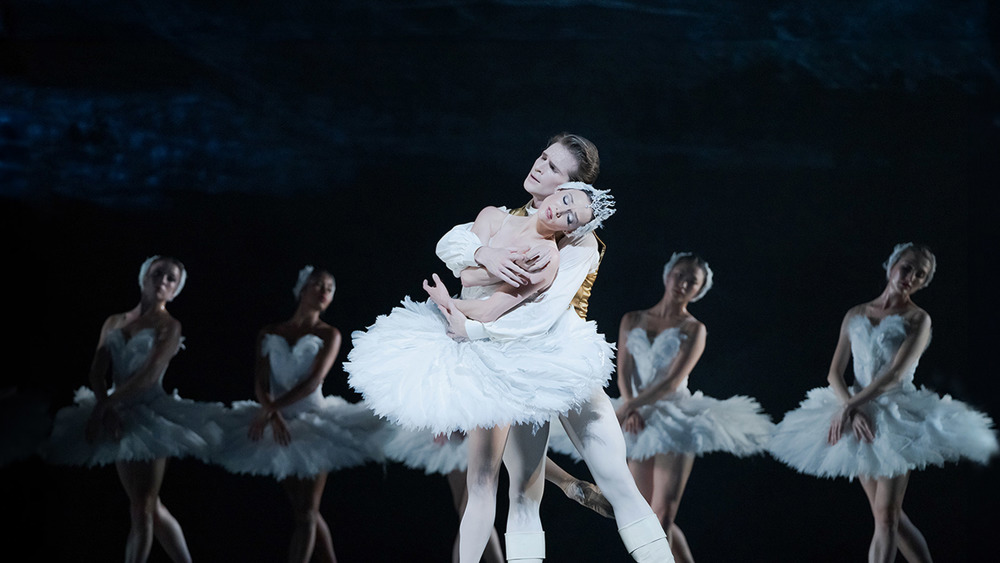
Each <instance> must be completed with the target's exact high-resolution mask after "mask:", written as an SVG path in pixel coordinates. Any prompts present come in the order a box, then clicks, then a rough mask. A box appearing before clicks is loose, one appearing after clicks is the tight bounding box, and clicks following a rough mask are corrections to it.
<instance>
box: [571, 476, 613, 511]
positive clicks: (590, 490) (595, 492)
mask: <svg viewBox="0 0 1000 563" xmlns="http://www.w3.org/2000/svg"><path fill="white" fill-rule="evenodd" d="M563 492H564V493H566V496H568V497H569V498H571V499H573V500H575V501H576V502H578V503H580V504H582V505H583V506H586V507H587V508H589V509H591V510H593V511H594V512H596V513H598V514H600V515H601V516H603V517H605V518H611V519H612V520H613V519H614V517H615V510H614V508H612V507H611V503H610V502H608V499H607V498H605V497H604V493H602V492H601V489H599V488H598V487H597V485H595V484H593V483H588V482H587V481H582V480H580V479H577V480H576V481H573V482H572V483H570V484H569V485H568V486H567V487H566V488H565V489H563Z"/></svg>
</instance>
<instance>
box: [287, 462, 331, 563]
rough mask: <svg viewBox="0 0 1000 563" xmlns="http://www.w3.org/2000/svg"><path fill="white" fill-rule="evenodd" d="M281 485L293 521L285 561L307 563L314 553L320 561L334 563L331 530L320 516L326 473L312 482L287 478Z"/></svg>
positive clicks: (317, 476)
mask: <svg viewBox="0 0 1000 563" xmlns="http://www.w3.org/2000/svg"><path fill="white" fill-rule="evenodd" d="M281 485H282V486H283V487H284V489H285V492H286V493H287V494H288V500H289V501H290V502H291V504H292V515H293V518H294V519H295V527H294V529H293V531H292V542H291V545H290V546H289V548H288V561H289V562H290V563H307V562H308V561H309V560H310V559H311V558H312V556H313V554H314V553H315V555H316V557H317V558H318V559H319V560H320V561H323V562H325V563H336V561H337V557H336V555H334V553H333V539H332V538H331V536H330V528H329V526H327V524H326V520H324V519H323V516H322V515H321V514H320V512H319V505H320V500H321V499H322V497H323V488H324V487H325V486H326V473H320V474H319V475H316V476H315V477H314V478H312V479H299V478H296V477H289V478H287V479H284V480H283V481H281Z"/></svg>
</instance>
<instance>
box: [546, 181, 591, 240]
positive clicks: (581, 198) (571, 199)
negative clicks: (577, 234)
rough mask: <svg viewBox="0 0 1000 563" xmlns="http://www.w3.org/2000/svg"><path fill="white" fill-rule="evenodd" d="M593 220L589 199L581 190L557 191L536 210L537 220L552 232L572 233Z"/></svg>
mask: <svg viewBox="0 0 1000 563" xmlns="http://www.w3.org/2000/svg"><path fill="white" fill-rule="evenodd" d="M593 218H594V210H593V209H591V208H590V197H589V196H587V193H586V192H583V191H581V190H558V191H556V192H555V193H554V194H552V195H550V196H549V197H547V198H545V200H544V201H542V204H541V205H540V206H539V208H538V220H539V221H541V222H542V224H543V225H545V226H546V227H548V228H549V229H552V230H553V231H572V230H574V229H576V228H577V227H580V226H583V225H586V224H587V223H589V222H590V221H591V219H593Z"/></svg>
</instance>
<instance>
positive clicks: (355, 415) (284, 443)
mask: <svg viewBox="0 0 1000 563" xmlns="http://www.w3.org/2000/svg"><path fill="white" fill-rule="evenodd" d="M334 289H335V283H334V279H333V276H332V275H330V273H329V272H327V271H325V270H317V269H314V268H313V267H312V266H306V267H305V268H303V269H302V270H301V271H300V272H299V277H298V280H297V283H296V284H295V287H294V288H293V289H292V293H293V295H294V296H295V298H296V300H297V301H298V305H297V306H296V309H295V313H294V314H293V315H292V317H291V318H290V319H288V320H286V321H284V322H281V323H276V324H273V325H268V326H266V327H264V328H263V329H261V331H260V334H259V336H258V339H257V348H256V349H257V355H256V357H257V360H256V367H255V377H254V392H255V394H256V397H257V402H254V401H239V402H236V403H233V406H232V410H231V411H230V412H229V413H227V415H226V416H225V418H224V420H225V422H224V423H223V424H222V425H223V427H224V429H225V440H224V441H223V443H224V445H223V446H220V448H219V449H218V450H217V451H216V452H215V453H214V454H213V456H212V460H213V461H214V462H216V463H218V464H219V465H221V466H223V467H225V468H226V469H228V470H229V471H232V472H233V473H248V474H252V475H268V476H272V477H274V478H275V479H277V480H278V481H279V482H280V483H281V485H282V487H284V489H285V492H286V493H287V495H288V499H289V501H290V502H291V505H292V511H293V517H294V519H295V526H294V529H293V533H292V540H291V545H290V547H289V551H288V560H289V561H290V562H292V563H304V562H307V561H309V560H310V559H311V558H312V556H313V554H314V553H315V555H316V557H317V559H318V560H320V561H326V562H334V561H336V560H337V558H336V556H335V555H334V550H333V538H332V536H331V535H330V528H329V527H328V526H327V523H326V521H325V520H324V519H323V516H322V514H321V513H320V500H321V499H322V496H323V488H324V486H325V485H326V478H327V474H328V473H329V472H330V471H334V470H337V469H342V468H346V467H353V466H357V465H362V464H364V463H367V462H368V461H380V460H381V459H382V454H381V447H382V440H383V437H382V433H383V428H384V426H385V424H384V421H382V420H381V419H379V418H377V417H375V416H373V415H372V413H371V411H370V410H368V408H367V407H365V406H364V405H363V404H352V403H348V402H347V401H345V400H344V399H343V398H341V397H337V396H323V380H324V379H325V378H326V376H327V374H328V373H329V372H330V368H331V367H332V366H333V364H334V361H335V360H336V359H337V354H338V352H339V351H340V342H341V336H340V331H339V330H337V329H336V328H335V327H333V326H330V325H329V324H327V323H326V322H324V321H323V320H322V319H320V315H321V314H322V313H323V312H324V311H326V309H327V307H329V306H330V303H331V302H332V301H333V293H334Z"/></svg>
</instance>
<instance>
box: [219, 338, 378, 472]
mask: <svg viewBox="0 0 1000 563" xmlns="http://www.w3.org/2000/svg"><path fill="white" fill-rule="evenodd" d="M261 347H262V350H261V353H262V355H264V356H267V357H268V361H269V363H270V366H271V380H270V386H271V387H270V390H271V393H272V395H274V396H275V397H276V398H277V397H280V396H281V395H283V394H284V393H287V392H288V390H290V389H291V388H293V387H295V385H297V384H298V382H299V381H301V380H302V379H303V378H305V377H307V376H308V375H309V371H310V369H311V367H312V363H313V361H314V359H315V358H316V355H317V354H318V353H319V351H320V350H321V349H322V347H323V340H322V339H321V338H319V337H318V336H315V335H312V334H308V335H305V336H303V337H302V338H300V339H299V340H298V341H297V342H296V343H295V345H294V346H289V344H288V342H287V341H286V340H285V339H284V338H283V337H281V336H278V335H276V334H267V335H265V336H264V339H263V342H262V345H261ZM260 408H261V407H260V405H259V404H258V403H256V402H254V401H238V402H235V403H233V405H232V408H231V409H230V410H229V411H228V412H227V413H226V414H225V416H223V417H221V418H220V419H219V423H220V425H221V426H222V427H223V430H224V436H225V439H224V441H223V444H222V445H220V446H219V447H218V448H217V449H216V451H215V452H214V453H213V455H212V461H213V462H215V463H217V464H219V465H221V466H222V467H224V468H226V469H227V470H229V471H231V472H233V473H246V474H250V475H265V476H271V477H274V478H276V479H279V480H280V479H284V478H286V477H300V478H308V477H312V476H315V475H318V474H320V473H327V472H330V471H335V470H338V469H343V468H346V467H354V466H358V465H363V464H365V463H368V462H370V461H381V460H382V459H383V455H382V445H383V443H384V442H385V440H386V439H387V438H388V437H389V435H388V434H387V432H386V423H385V421H384V420H382V419H380V418H378V417H376V416H375V415H374V414H373V413H372V412H371V410H370V409H369V408H368V407H367V406H366V405H365V404H364V403H349V402H347V401H346V400H344V399H343V398H341V397H337V396H323V392H322V387H317V388H316V389H315V390H314V391H313V392H312V393H311V394H309V395H308V396H306V397H303V398H302V399H300V400H298V401H296V402H295V403H294V404H292V405H289V406H288V407H286V408H285V409H283V410H282V417H283V418H284V419H285V422H286V423H287V425H288V431H289V434H290V436H291V442H290V443H289V444H287V445H284V446H283V445H281V444H279V443H278V442H276V441H275V440H274V433H273V430H272V428H271V426H270V425H269V426H267V428H266V429H265V431H264V435H263V436H262V437H261V439H260V440H257V441H254V440H251V439H250V437H249V435H248V433H247V432H248V430H249V428H250V423H251V422H252V421H253V420H254V418H255V417H256V416H257V414H258V413H259V412H260Z"/></svg>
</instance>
